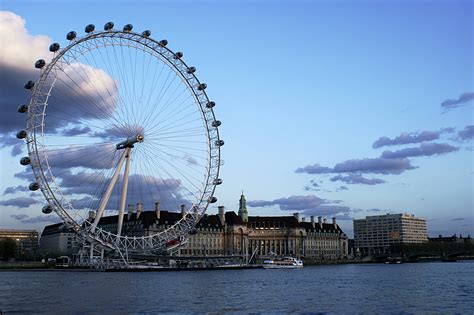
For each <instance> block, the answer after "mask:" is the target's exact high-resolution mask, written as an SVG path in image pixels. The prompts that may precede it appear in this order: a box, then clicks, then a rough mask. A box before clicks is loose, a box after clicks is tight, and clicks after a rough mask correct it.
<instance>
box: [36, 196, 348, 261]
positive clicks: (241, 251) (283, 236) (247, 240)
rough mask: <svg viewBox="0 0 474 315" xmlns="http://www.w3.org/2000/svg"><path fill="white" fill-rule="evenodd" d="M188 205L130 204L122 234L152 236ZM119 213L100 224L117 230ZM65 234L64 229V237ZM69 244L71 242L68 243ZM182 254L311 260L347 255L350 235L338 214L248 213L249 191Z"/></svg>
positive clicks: (203, 227)
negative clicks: (144, 208)
mask: <svg viewBox="0 0 474 315" xmlns="http://www.w3.org/2000/svg"><path fill="white" fill-rule="evenodd" d="M185 210H186V209H185V207H184V206H182V207H181V211H180V212H172V211H164V210H160V208H159V204H157V205H156V206H155V211H142V209H141V206H140V205H139V204H138V205H137V207H136V212H135V211H134V207H133V205H129V207H128V213H127V215H125V216H124V220H123V227H122V235H127V236H137V237H139V236H148V235H152V234H156V233H158V232H161V231H163V230H165V229H167V228H169V227H171V226H172V225H173V224H175V223H176V222H177V221H178V220H180V219H181V218H182V216H183V215H185V214H186V213H185ZM117 222H118V216H107V217H103V218H102V219H101V220H100V222H99V226H100V227H101V228H102V229H104V230H107V231H110V232H112V233H116V231H117ZM50 227H52V228H48V229H46V228H45V231H44V232H43V233H46V234H45V235H44V236H45V237H48V231H51V232H52V233H51V234H49V236H50V237H51V239H49V240H48V242H50V243H53V240H52V239H53V238H54V239H55V240H54V242H55V244H57V245H56V246H60V247H61V248H62V249H64V248H65V246H66V247H67V246H69V244H70V242H69V235H65V234H66V233H67V229H66V230H64V229H63V230H61V229H58V227H53V226H50ZM61 233H62V234H64V235H63V236H62V238H61ZM67 248H68V247H67ZM177 255H180V256H184V257H202V256H242V257H246V258H247V259H251V258H256V259H259V258H266V257H271V256H274V255H292V256H296V257H304V258H312V259H339V258H343V257H346V256H347V255H348V244H347V236H346V235H345V234H344V232H343V231H342V230H341V228H340V227H339V226H338V225H337V223H336V219H335V218H333V219H332V222H331V223H328V222H326V219H324V220H323V219H322V218H321V217H318V220H317V221H315V219H314V217H311V219H310V221H309V222H306V221H305V219H304V218H300V216H299V214H298V213H295V214H294V215H292V216H275V217H260V216H249V215H248V211H247V205H246V200H245V196H244V195H243V194H242V195H241V197H240V200H239V211H238V214H236V213H235V212H234V211H227V212H226V211H225V208H224V207H222V206H220V207H219V212H218V214H215V215H207V214H205V215H204V216H203V217H202V218H201V219H200V221H199V222H198V224H197V225H196V227H195V231H193V233H191V234H190V235H188V238H187V240H186V242H185V243H184V244H183V246H181V247H180V248H179V250H178V252H177Z"/></svg>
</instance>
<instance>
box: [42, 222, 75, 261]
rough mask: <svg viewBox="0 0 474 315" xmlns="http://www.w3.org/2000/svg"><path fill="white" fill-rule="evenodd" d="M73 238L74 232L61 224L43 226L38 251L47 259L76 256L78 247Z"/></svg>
mask: <svg viewBox="0 0 474 315" xmlns="http://www.w3.org/2000/svg"><path fill="white" fill-rule="evenodd" d="M75 236H76V233H75V232H74V230H73V229H71V228H68V227H67V226H66V225H65V224H63V223H56V224H51V225H48V226H45V227H44V229H43V232H42V233H41V238H40V242H39V244H40V245H39V247H40V251H41V252H42V253H43V254H44V255H47V256H48V257H55V256H63V255H73V254H76V253H77V251H78V249H79V247H78V244H76V240H75Z"/></svg>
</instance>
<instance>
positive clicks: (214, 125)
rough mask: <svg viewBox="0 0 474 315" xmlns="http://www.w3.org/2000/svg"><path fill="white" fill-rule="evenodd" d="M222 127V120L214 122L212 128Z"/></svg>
mask: <svg viewBox="0 0 474 315" xmlns="http://www.w3.org/2000/svg"><path fill="white" fill-rule="evenodd" d="M220 125H221V121H220V120H214V121H213V122H212V127H219V126H220Z"/></svg>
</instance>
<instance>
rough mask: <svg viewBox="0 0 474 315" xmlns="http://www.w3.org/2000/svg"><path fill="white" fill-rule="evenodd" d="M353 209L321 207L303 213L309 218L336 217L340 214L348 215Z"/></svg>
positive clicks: (332, 206) (330, 206)
mask: <svg viewBox="0 0 474 315" xmlns="http://www.w3.org/2000/svg"><path fill="white" fill-rule="evenodd" d="M350 212H351V208H349V207H346V206H340V205H321V206H318V207H314V208H311V209H307V210H305V211H304V212H303V213H304V215H307V216H312V215H313V216H335V215H336V214H338V213H342V214H345V215H348V214H349V213H350Z"/></svg>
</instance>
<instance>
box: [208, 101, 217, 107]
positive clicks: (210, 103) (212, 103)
mask: <svg viewBox="0 0 474 315" xmlns="http://www.w3.org/2000/svg"><path fill="white" fill-rule="evenodd" d="M214 106H216V103H215V102H212V101H210V102H207V104H206V107H207V108H213V107H214Z"/></svg>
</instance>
